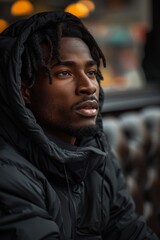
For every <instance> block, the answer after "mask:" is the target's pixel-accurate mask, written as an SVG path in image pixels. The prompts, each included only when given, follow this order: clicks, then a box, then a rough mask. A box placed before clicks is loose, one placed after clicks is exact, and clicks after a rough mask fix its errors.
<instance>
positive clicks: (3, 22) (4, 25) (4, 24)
mask: <svg viewBox="0 0 160 240" xmlns="http://www.w3.org/2000/svg"><path fill="white" fill-rule="evenodd" d="M8 25H9V24H8V22H7V21H6V20H4V19H2V18H0V32H3V30H5V29H6V28H7V27H8Z"/></svg>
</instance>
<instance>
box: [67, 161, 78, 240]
mask: <svg viewBox="0 0 160 240" xmlns="http://www.w3.org/2000/svg"><path fill="white" fill-rule="evenodd" d="M64 173H65V178H66V183H67V190H68V196H69V212H70V215H71V221H72V229H71V240H76V235H77V211H76V205H75V202H74V200H73V197H72V194H71V189H70V184H69V180H68V175H67V170H66V166H65V164H64Z"/></svg>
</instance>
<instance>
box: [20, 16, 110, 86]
mask: <svg viewBox="0 0 160 240" xmlns="http://www.w3.org/2000/svg"><path fill="white" fill-rule="evenodd" d="M61 37H78V38H81V39H82V40H83V41H84V42H85V43H86V44H87V46H88V47H89V49H90V52H91V55H92V57H93V59H94V60H95V61H96V63H97V66H98V74H97V79H98V80H100V79H103V77H102V74H101V72H100V69H99V67H100V61H101V60H102V61H103V65H104V67H105V66H106V62H105V57H104V55H103V53H102V51H101V50H100V48H99V46H98V45H97V43H96V41H95V40H94V38H93V37H92V35H91V34H90V33H89V32H88V30H87V29H86V27H85V26H84V25H83V23H82V22H80V21H78V22H77V21H74V18H73V20H72V21H71V20H69V21H67V20H66V21H63V22H61V23H53V22H52V23H50V22H48V23H47V25H46V26H45V28H41V29H39V30H38V31H36V32H34V33H33V34H32V35H31V36H30V37H29V38H28V40H27V42H26V43H25V50H24V53H23V55H22V72H21V77H22V81H23V80H25V81H26V80H27V81H28V84H29V86H30V87H32V86H33V85H34V82H35V78H36V73H37V71H38V68H39V67H42V68H44V70H45V72H46V74H47V75H48V79H49V83H51V82H52V74H51V69H50V66H51V63H52V61H53V60H56V61H60V54H59V44H60V39H61ZM42 45H46V46H47V47H48V49H49V56H48V58H47V59H46V58H45V57H44V54H43V48H42Z"/></svg>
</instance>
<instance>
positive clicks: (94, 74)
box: [88, 70, 97, 77]
mask: <svg viewBox="0 0 160 240" xmlns="http://www.w3.org/2000/svg"><path fill="white" fill-rule="evenodd" d="M88 76H89V77H96V76H97V71H96V70H92V71H89V72H88Z"/></svg>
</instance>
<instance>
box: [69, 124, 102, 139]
mask: <svg viewBox="0 0 160 240" xmlns="http://www.w3.org/2000/svg"><path fill="white" fill-rule="evenodd" d="M97 132H98V127H97V125H88V126H83V127H79V128H70V129H68V133H69V134H70V135H71V136H73V137H76V138H77V139H83V138H87V137H91V136H94V135H95V134H96V133H97Z"/></svg>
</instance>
